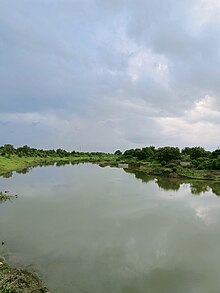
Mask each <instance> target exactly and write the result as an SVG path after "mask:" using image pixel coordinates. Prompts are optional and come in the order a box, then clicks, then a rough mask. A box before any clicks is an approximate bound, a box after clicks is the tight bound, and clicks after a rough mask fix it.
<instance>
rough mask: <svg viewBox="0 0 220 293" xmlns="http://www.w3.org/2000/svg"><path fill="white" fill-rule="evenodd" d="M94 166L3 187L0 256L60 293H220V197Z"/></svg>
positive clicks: (4, 182) (46, 172)
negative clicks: (9, 198) (6, 195)
mask: <svg viewBox="0 0 220 293" xmlns="http://www.w3.org/2000/svg"><path fill="white" fill-rule="evenodd" d="M216 188H217V189H218V186H216V185H215V189H214V188H213V191H212V188H210V186H208V185H207V183H205V184H204V182H193V183H192V182H191V183H186V182H177V181H170V180H168V179H154V178H150V177H147V176H144V175H143V174H142V175H141V174H140V173H136V174H132V173H128V172H125V171H124V170H123V169H117V168H110V167H106V168H100V167H99V166H96V165H92V164H79V165H74V166H72V165H68V166H60V167H52V166H50V167H38V168H34V169H33V170H32V171H31V172H29V173H27V174H25V175H23V174H13V176H12V177H11V178H0V190H3V191H4V190H10V192H11V193H12V194H18V198H17V199H16V198H15V199H14V200H13V201H12V202H7V203H4V204H2V205H1V206H0V241H5V245H3V246H1V247H0V255H4V256H5V257H6V260H7V261H8V262H9V263H10V264H12V265H15V266H21V267H23V268H27V269H29V270H31V271H35V272H37V273H38V274H39V275H40V277H41V278H42V279H43V281H44V284H45V285H46V286H47V287H48V288H49V289H50V292H51V293H142V292H143V293H209V292H211V293H219V292H220V282H219V278H220V228H219V227H220V197H218V196H217V195H216V191H215V190H216Z"/></svg>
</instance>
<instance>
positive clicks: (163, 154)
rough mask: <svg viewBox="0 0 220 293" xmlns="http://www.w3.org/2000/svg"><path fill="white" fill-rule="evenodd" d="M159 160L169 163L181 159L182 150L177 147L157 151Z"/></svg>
mask: <svg viewBox="0 0 220 293" xmlns="http://www.w3.org/2000/svg"><path fill="white" fill-rule="evenodd" d="M157 159H158V160H159V162H163V161H164V162H166V163H167V162H169V161H171V160H179V159H180V150H179V148H177V147H169V146H167V147H162V148H159V149H158V150H157Z"/></svg>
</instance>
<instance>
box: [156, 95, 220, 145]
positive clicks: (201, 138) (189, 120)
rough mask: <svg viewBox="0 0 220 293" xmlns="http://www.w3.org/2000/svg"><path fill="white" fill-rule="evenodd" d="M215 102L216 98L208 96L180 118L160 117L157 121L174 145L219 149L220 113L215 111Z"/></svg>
mask: <svg viewBox="0 0 220 293" xmlns="http://www.w3.org/2000/svg"><path fill="white" fill-rule="evenodd" d="M215 101H216V100H215V98H214V97H211V96H209V95H206V96H205V97H203V98H201V99H200V100H198V101H197V102H196V103H194V105H193V106H192V108H191V109H189V110H185V111H184V113H183V115H182V116H180V117H160V118H159V119H158V120H157V121H158V123H159V124H160V126H161V127H162V128H163V131H162V132H163V135H164V136H166V137H167V138H170V140H171V142H172V143H173V142H174V141H179V144H180V145H182V146H184V145H185V146H186V145H201V146H205V147H208V148H209V149H210V148H213V147H216V148H217V147H218V145H217V143H218V141H219V140H220V127H219V126H220V125H219V122H220V111H218V110H216V109H215ZM211 119H213V121H212V120H211Z"/></svg>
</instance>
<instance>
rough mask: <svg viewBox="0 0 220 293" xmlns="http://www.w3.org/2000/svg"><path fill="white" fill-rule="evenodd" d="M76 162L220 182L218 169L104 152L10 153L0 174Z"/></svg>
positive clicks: (1, 162)
mask: <svg viewBox="0 0 220 293" xmlns="http://www.w3.org/2000/svg"><path fill="white" fill-rule="evenodd" d="M69 163H71V164H77V163H94V164H97V165H99V166H100V167H106V166H110V167H119V168H124V169H130V170H133V171H141V172H144V173H146V174H147V175H154V176H162V177H169V178H189V179H196V180H213V181H219V182H220V171H217V170H215V171H213V170H197V169H194V168H189V167H183V166H181V165H180V164H179V163H170V164H169V163H168V164H167V165H165V166H162V165H161V164H160V163H158V162H146V161H139V160H134V159H132V160H131V159H126V158H121V157H118V156H116V155H112V154H106V155H105V156H101V157H100V156H98V155H97V156H96V155H84V156H67V157H44V158H42V157H25V156H22V157H19V156H17V155H11V156H9V157H5V156H0V176H5V177H10V176H11V175H12V172H13V171H16V172H18V173H19V172H21V173H22V172H23V171H25V169H27V168H32V167H37V166H44V165H53V164H56V165H57V166H59V165H65V164H69Z"/></svg>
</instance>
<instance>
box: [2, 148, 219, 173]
mask: <svg viewBox="0 0 220 293" xmlns="http://www.w3.org/2000/svg"><path fill="white" fill-rule="evenodd" d="M0 155H1V156H6V157H10V156H12V155H17V156H19V157H23V156H26V157H42V158H45V157H59V158H60V157H61V158H64V157H72V156H78V157H83V156H89V157H93V156H96V157H106V156H108V155H109V156H111V157H112V154H109V153H108V154H106V153H103V152H77V151H75V150H72V151H70V152H68V151H66V150H64V149H61V148H58V149H56V150H54V149H51V150H44V149H37V148H32V147H29V146H27V145H24V146H21V147H17V148H16V147H14V146H13V145H11V144H5V145H4V146H1V147H0ZM114 157H115V160H117V161H120V160H121V161H125V162H131V161H133V162H136V161H140V162H141V161H142V162H144V161H146V162H156V163H159V164H161V165H162V166H166V165H168V164H172V163H173V164H181V162H182V164H183V163H186V165H187V166H188V167H190V168H195V169H199V170H220V149H219V148H218V149H216V150H214V151H207V150H205V149H204V148H203V147H200V146H195V147H185V148H183V149H179V148H178V147H172V146H165V147H160V148H155V147H154V146H148V147H143V148H136V149H128V150H125V151H124V152H122V151H120V150H117V151H115V153H114Z"/></svg>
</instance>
